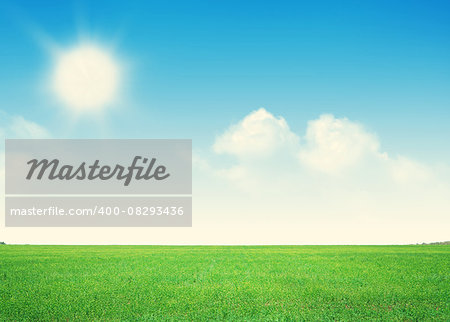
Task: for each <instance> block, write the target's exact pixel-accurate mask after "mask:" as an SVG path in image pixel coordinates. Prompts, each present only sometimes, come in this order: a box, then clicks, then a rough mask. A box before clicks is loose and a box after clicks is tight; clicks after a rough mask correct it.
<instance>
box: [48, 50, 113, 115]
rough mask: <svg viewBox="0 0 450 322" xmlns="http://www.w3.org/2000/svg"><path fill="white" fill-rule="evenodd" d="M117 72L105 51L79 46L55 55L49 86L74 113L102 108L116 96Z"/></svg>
mask: <svg viewBox="0 0 450 322" xmlns="http://www.w3.org/2000/svg"><path fill="white" fill-rule="evenodd" d="M119 74H120V68H119V64H118V63H117V61H116V60H115V59H114V57H113V56H112V55H111V54H110V53H109V52H108V51H107V50H105V49H102V48H101V47H99V46H96V45H92V44H86V45H79V46H77V47H74V48H72V49H70V50H67V51H64V52H61V53H60V54H59V55H58V56H57V58H56V62H55V67H54V71H53V75H52V88H53V91H54V92H55V94H56V96H57V97H58V98H59V99H60V101H61V102H62V103H63V104H64V105H66V106H67V107H69V108H70V109H71V110H73V111H74V112H93V111H101V110H103V109H104V108H105V107H107V106H110V105H111V104H112V103H114V101H115V99H116V98H117V91H118V87H119V76H120V75H119Z"/></svg>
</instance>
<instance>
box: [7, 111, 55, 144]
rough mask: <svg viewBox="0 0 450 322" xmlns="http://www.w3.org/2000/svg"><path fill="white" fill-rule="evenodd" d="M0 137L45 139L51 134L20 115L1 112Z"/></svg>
mask: <svg viewBox="0 0 450 322" xmlns="http://www.w3.org/2000/svg"><path fill="white" fill-rule="evenodd" d="M0 117H1V118H0V136H1V137H2V140H4V139H5V138H6V139H45V138H49V137H50V133H49V132H48V131H47V129H45V128H44V127H42V126H41V125H39V124H37V123H35V122H32V121H28V120H26V119H24V118H23V117H22V116H19V115H13V116H11V115H9V114H7V113H5V112H2V111H0Z"/></svg>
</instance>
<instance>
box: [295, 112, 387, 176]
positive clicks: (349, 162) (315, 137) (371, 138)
mask: <svg viewBox="0 0 450 322" xmlns="http://www.w3.org/2000/svg"><path fill="white" fill-rule="evenodd" d="M305 142H306V143H305V144H304V145H303V146H302V148H301V150H300V152H299V158H300V161H301V162H302V163H303V164H305V165H306V166H308V167H310V168H312V169H315V170H319V171H322V172H326V173H331V174H334V173H338V172H340V171H341V170H343V169H345V168H348V167H351V166H353V165H355V164H357V163H358V162H360V161H361V160H363V159H364V158H365V157H366V156H368V155H371V156H376V157H380V158H382V157H383V155H382V154H380V152H379V146H380V144H379V142H378V139H377V138H376V136H375V135H373V134H372V133H369V132H367V131H366V130H365V129H364V127H363V126H362V125H360V124H358V123H355V122H352V121H349V120H348V119H346V118H341V119H338V118H335V117H334V116H333V115H329V114H325V115H321V116H320V117H319V119H317V120H313V121H310V122H308V128H307V130H306V135H305Z"/></svg>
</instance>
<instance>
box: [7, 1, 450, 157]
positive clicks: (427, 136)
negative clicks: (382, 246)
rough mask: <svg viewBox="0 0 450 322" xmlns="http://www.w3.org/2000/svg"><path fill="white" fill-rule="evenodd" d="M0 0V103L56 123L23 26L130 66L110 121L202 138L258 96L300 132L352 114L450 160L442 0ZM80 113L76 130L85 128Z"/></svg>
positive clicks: (133, 132) (208, 140)
mask: <svg viewBox="0 0 450 322" xmlns="http://www.w3.org/2000/svg"><path fill="white" fill-rule="evenodd" d="M1 6H2V10H1V11H2V14H1V16H2V17H1V20H0V30H1V33H0V37H1V38H0V39H1V42H2V43H3V46H1V49H0V55H1V57H2V58H3V59H2V63H1V64H2V71H3V72H2V74H1V76H0V77H1V78H0V84H1V87H0V94H1V97H2V109H3V110H6V111H8V112H10V113H13V114H21V115H25V116H28V118H30V119H32V120H34V121H36V122H39V123H41V124H43V125H44V126H47V127H49V128H55V131H56V132H58V130H59V129H58V128H57V126H55V125H54V123H56V122H62V120H60V119H59V118H58V116H54V114H55V113H54V109H55V107H54V106H49V105H51V104H49V102H48V100H46V99H45V97H42V96H43V95H42V93H40V91H39V86H37V85H39V83H40V81H41V80H42V78H43V77H44V76H45V73H46V70H47V69H48V68H49V64H51V61H50V57H49V55H48V52H46V50H44V49H43V47H42V46H41V45H40V44H39V43H38V42H37V41H36V39H35V38H34V37H33V35H32V31H33V30H34V31H35V30H40V31H41V32H42V33H45V34H46V35H47V36H48V37H49V38H51V39H52V40H53V41H54V42H55V43H56V44H58V45H60V46H62V47H64V46H70V45H72V44H73V43H76V42H77V40H78V39H79V37H80V35H88V36H89V37H91V38H93V39H95V40H96V41H98V42H100V43H102V44H106V45H112V46H114V48H115V52H116V53H117V54H118V56H120V57H121V58H122V59H123V60H125V61H127V62H128V63H130V65H131V69H130V72H129V77H128V79H127V83H128V84H127V85H128V86H126V87H127V90H126V95H127V97H129V98H130V101H129V105H130V106H131V105H132V107H133V108H131V107H130V108H129V109H128V110H121V112H117V113H111V114H110V115H108V116H107V120H108V121H107V122H108V127H109V128H110V132H114V133H115V132H117V131H120V133H123V135H124V136H148V137H154V136H161V137H172V136H173V137H192V138H193V139H194V144H196V145H198V146H199V147H206V146H208V145H210V144H212V141H213V139H214V135H216V134H219V133H220V132H221V131H222V130H223V129H225V128H226V127H227V126H228V125H229V124H230V123H232V122H236V121H238V120H239V119H240V118H242V117H243V116H245V115H246V114H247V113H248V112H249V111H251V110H254V109H256V108H258V107H265V108H267V109H269V110H270V111H271V112H272V113H274V114H275V115H283V116H284V117H285V118H286V119H287V120H288V121H289V124H290V126H291V127H292V128H293V129H296V130H298V131H303V130H304V127H305V122H306V121H307V120H309V119H312V118H314V117H317V116H318V115H319V114H321V113H333V114H335V115H336V116H346V117H348V118H351V119H355V120H358V121H360V122H363V123H364V124H365V125H366V126H368V127H369V128H370V129H372V130H373V131H375V132H376V133H377V134H378V135H379V136H380V138H381V140H382V143H383V146H384V147H385V149H387V150H388V151H395V152H401V153H406V154H408V155H413V156H415V157H417V158H421V159H427V158H429V159H430V160H432V161H439V160H440V158H442V157H445V158H448V157H450V154H449V152H448V151H445V150H448V149H443V146H445V144H446V141H447V140H448V138H450V127H449V126H448V124H449V121H450V91H449V86H450V60H449V59H448V57H449V56H450V55H449V54H450V41H449V36H450V22H449V21H450V19H449V18H450V17H449V15H450V5H449V4H448V2H445V1H443V2H439V1H433V2H424V1H410V2H407V3H406V2H395V3H393V2H392V1H365V2H361V1H342V2H341V1H340V2H335V1H330V2H327V1H320V2H319V1H317V2H316V1H314V2H303V3H302V2H282V3H279V2H276V3H275V2H273V3H272V4H266V3H264V4H263V3H262V2H258V1H255V2H246V3H245V4H243V3H242V2H240V1H226V2H214V3H211V2H209V3H208V2H199V1H194V2H170V3H169V2H144V1H142V2H133V3H131V4H125V3H123V2H117V1H116V2H111V1H107V2H102V1H95V2H72V3H71V2H53V1H47V2H46V1H40V2H35V1H28V2H27V1H22V2H2V5H1ZM130 110H132V111H133V113H136V114H139V115H144V117H140V118H139V121H138V120H137V118H136V117H135V116H134V115H135V114H134V115H133V114H132V113H131V112H130ZM80 123H81V124H79V125H78V127H79V128H80V131H81V128H83V132H85V130H86V128H90V127H91V126H93V125H92V124H91V123H90V122H89V121H84V122H80ZM74 132H75V133H70V134H67V135H71V136H73V135H77V133H76V130H74ZM108 133H109V132H108ZM89 135H91V136H92V135H94V136H95V135H101V134H100V133H95V131H92V132H91V133H90V134H89Z"/></svg>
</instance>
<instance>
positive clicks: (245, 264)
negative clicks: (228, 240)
mask: <svg viewBox="0 0 450 322" xmlns="http://www.w3.org/2000/svg"><path fill="white" fill-rule="evenodd" d="M449 268H450V246H239V247H230V246H228V247H227V246H220V247H216V246H214V247H213V246H210V247H209V246H14V245H0V301H1V302H0V320H37V319H40V320H55V319H57V320H67V319H69V320H73V319H80V320H92V319H97V320H98V319H103V320H109V319H116V320H125V319H127V320H131V319H145V320H153V319H154V320H207V319H208V320H217V319H219V320H361V319H370V320H373V319H379V320H431V319H437V320H443V321H444V320H447V321H449V320H450V310H449V309H450V308H449V299H450V283H449V282H450V280H449V277H450V273H449Z"/></svg>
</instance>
